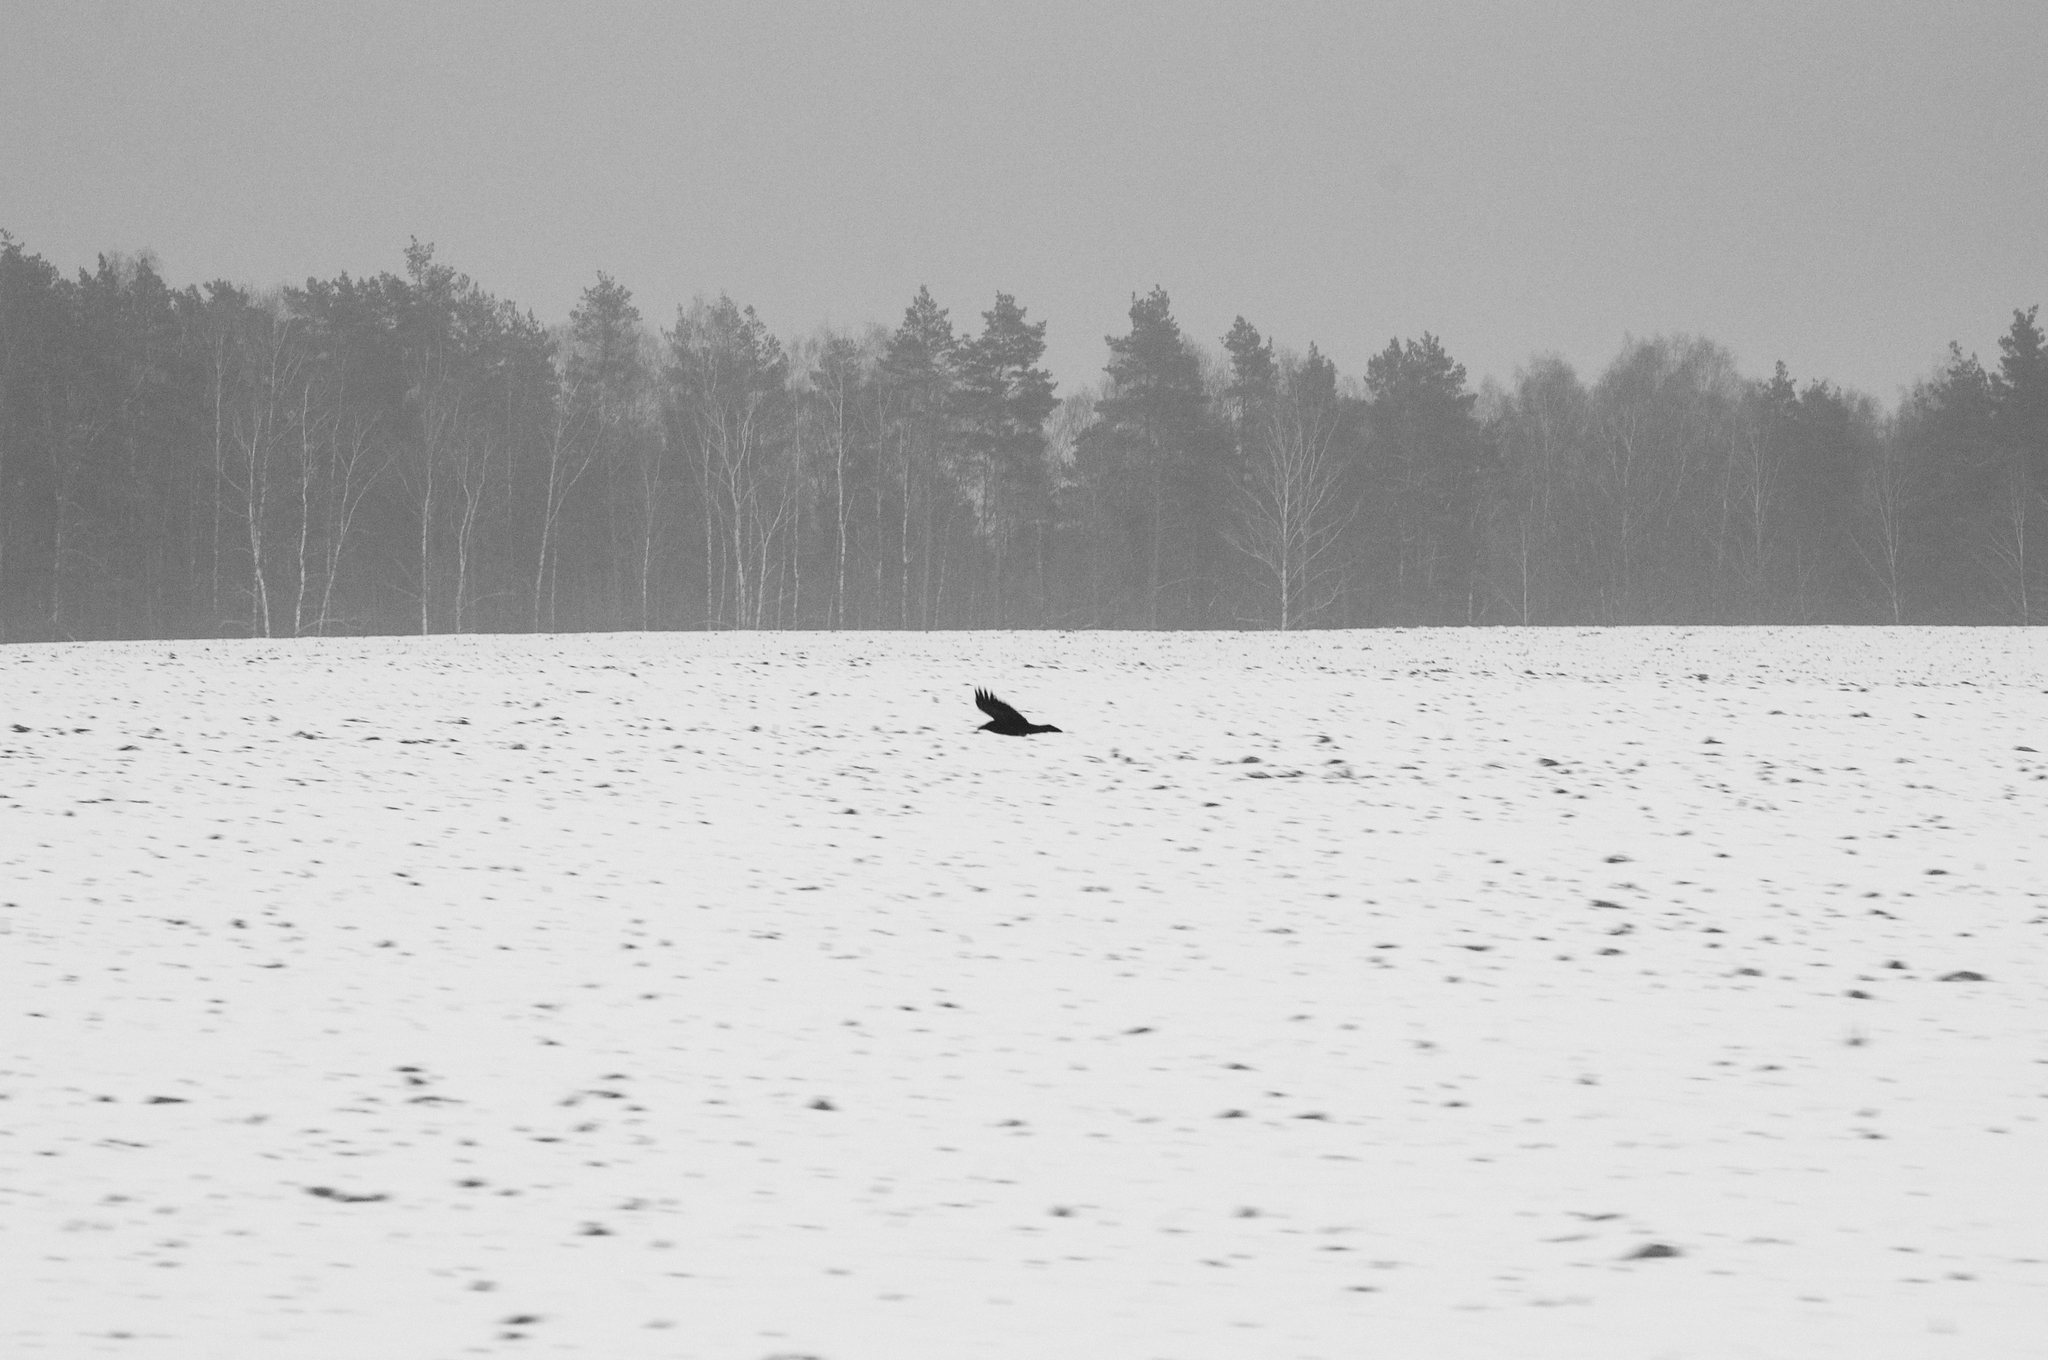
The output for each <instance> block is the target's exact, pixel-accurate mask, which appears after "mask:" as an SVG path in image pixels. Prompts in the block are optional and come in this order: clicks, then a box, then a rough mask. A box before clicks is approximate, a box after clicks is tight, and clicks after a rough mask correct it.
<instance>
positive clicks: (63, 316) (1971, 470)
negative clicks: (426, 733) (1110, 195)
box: [0, 236, 2048, 641]
mask: <svg viewBox="0 0 2048 1360" xmlns="http://www.w3.org/2000/svg"><path fill="white" fill-rule="evenodd" d="M943 301H944V303H945V304H946V305H944V306H942V305H941V300H935V299H934V298H933V297H932V296H931V295H930V293H929V292H927V291H925V290H923V289H920V290H919V291H918V292H917V294H916V295H915V297H913V298H911V299H909V300H908V305H907V307H906V309H905V310H904V312H903V314H902V316H901V318H900V319H899V320H898V321H896V322H895V324H894V325H893V326H892V325H871V326H868V327H866V328H861V329H852V330H833V329H820V330H817V331H815V332H812V333H810V334H806V335H801V336H797V337H793V338H787V339H778V337H777V336H776V335H775V334H774V332H773V330H772V329H771V327H770V325H769V323H768V321H767V320H766V319H764V318H762V317H759V316H757V315H756V314H755V311H754V309H753V308H752V307H751V306H747V305H745V303H744V300H743V299H740V300H735V299H732V298H729V297H726V296H724V295H720V296H718V297H716V298H700V299H699V300H698V301H697V302H695V303H694V304H692V305H691V306H688V307H686V308H682V309H680V310H679V311H678V313H677V314H676V315H675V316H674V317H673V318H649V317H643V316H642V314H641V312H640V311H639V309H638V308H637V307H636V306H635V304H634V300H633V297H632V294H631V293H630V291H629V290H628V288H627V287H626V286H624V284H623V283H621V282H620V281H617V280H614V279H612V278H610V277H608V276H606V275H604V274H599V275H598V277H597V280H596V281H595V282H594V283H592V284H591V285H590V286H589V287H587V288H586V289H585V290H584V292H583V294H582V297H581V300H580V302H579V303H578V304H577V306H576V307H575V309H574V310H573V312H572V314H571V315H570V317H569V318H568V319H567V321H566V322H564V323H562V324H559V325H549V324H545V323H544V322H543V321H541V320H539V319H537V318H536V317H535V316H534V315H533V314H532V313H531V312H529V311H526V310H523V309H521V308H520V307H519V306H518V305H517V304H516V303H515V302H514V301H512V300H509V299H504V298H500V297H497V296H495V295H493V294H492V293H491V292H490V291H488V289H487V288H486V287H485V286H484V284H482V283H480V282H478V281H474V280H472V279H471V278H469V277H468V276H466V275H465V274H463V273H461V272H459V271H458V269H457V268H455V267H454V266H452V265H451V264H450V263H447V262H444V261H442V260H441V259H439V258H437V256H436V254H435V251H434V248H433V247H432V246H431V245H426V244H421V243H419V242H417V241H415V242H414V244H413V245H412V246H411V247H410V248H409V249H407V250H406V251H405V252H404V261H403V267H402V270H401V271H400V272H396V273H392V272H386V273H382V274H379V275H377V276H376V277H373V278H351V277H350V276H348V275H346V274H343V275H341V276H339V277H336V278H333V279H328V280H321V279H309V280H307V281H306V283H305V284H304V285H302V286H296V287H286V288H281V289H277V290H273V291H268V292H262V293H253V292H250V291H247V290H245V289H243V288H238V287H236V286H233V285H230V284H228V283H225V282H214V283H210V284H207V285H205V286H204V287H196V286H183V287H174V286H173V285H172V284H170V283H169V282H167V281H166V280H164V279H162V278H161V277H159V275H158V273H157V272H156V270H155V268H154V265H153V262H152V261H151V260H150V258H149V257H148V256H147V255H144V256H142V257H104V256H103V257H102V258H101V259H100V261H99V264H98V267H97V269H95V270H92V271H83V270H82V271H80V272H79V274H78V276H77V277H76V278H75V279H67V278H64V277H63V276H62V275H61V274H60V272H59V271H58V270H57V269H56V268H55V267H53V266H52V265H51V264H49V263H48V262H46V261H45V260H44V259H42V258H41V257H40V256H38V255H36V254H34V253H32V252H31V250H30V249H29V247H28V246H27V244H25V243H23V242H20V241H17V240H15V239H14V238H13V237H11V236H9V237H6V238H5V242H4V249H0V486H4V487H5V492H6V495H5V502H4V505H0V639H4V640H7V641H25V640H52V639H80V638H118V637H210V636H244V635H256V636H266V637H288V636H303V635H315V634H333V633H406V632H418V633H436V632H465V631H467V632H475V631H522V630H598V629H696V628H721V629H725V628H893V629H902V628H911V629H926V628H1044V627H1051V628H1300V627H1327V626H1342V627H1361V626H1385V625H1440V624H1659V623H1688V624H1709V623H1758V624H1762V623H1886V624H1891V623H2033V622H2035V621H2036V620H2037V618H2038V617H2040V616H2041V615H2042V613H2043V612H2044V610H2048V578H2044V572H2043V565H2042V562H2041V560H2040V559H2041V558H2042V557H2043V556H2044V554H2048V500H2044V497H2048V352H2044V346H2043V336H2042V331H2041V328H2040V326H2039V324H2038V323H2037V320H2036V312H2035V310H2034V309H2033V308H2032V307H2029V308H2027V309H2026V310H2024V311H2015V312H2014V313H2013V315H2012V318H2011V323H2010V326H2009V328H2008V329H2007V330H2006V332H2005V333H2004V335H2003V336H2002V337H2001V338H2000V339H1999V341H1998V350H1997V353H1996V354H1995V355H1993V356H1991V357H1990V358H1988V359H1984V360H1980V359H1979V358H1978V357H1977V356H1976V355H1975V354H1973V353H1970V352H1967V351H1965V350H1963V349H1962V348H1960V347H1958V346H1953V345H1952V346H1951V348H1950V355H1949V359H1948V361H1947V363H1946V364H1945V365H1944V366H1943V367H1942V368H1941V369H1940V370H1939V371H1938V372H1935V373H1932V374H1930V375H1928V376H1927V377H1926V378H1925V379H1924V380H1922V381H1921V382H1919V383H1918V384H1917V385H1915V386H1914V387H1913V388H1912V389H1911V390H1910V391H1908V392H1906V393H1905V394H1903V396H1902V398H1901V400H1900V401H1899V402H1898V404H1897V406H1896V408H1895V409H1885V408H1883V407H1881V406H1880V405H1879V404H1878V403H1877V402H1876V401H1874V400H1873V399H1871V398H1870V397H1867V396H1864V395H1861V394H1858V393H1855V392H1852V391H1846V390H1843V389H1841V388H1839V387H1837V386H1835V385H1834V384H1832V383H1830V382H1829V381H1828V380H1827V377H1826V375H1824V374H1816V375H1808V374H1790V373H1788V372H1787V371H1786V370H1785V366H1784V365H1783V364H1779V365H1777V367H1776V370H1775V372H1773V373H1771V374H1769V375H1759V374H1753V373H1744V372H1743V371H1741V370H1739V369H1738V367H1737V363H1736V359H1735V357H1734V356H1733V355H1731V354H1730V353H1729V352H1728V351H1727V350H1725V349H1724V348H1722V347H1720V346H1718V345H1716V344H1715V343H1714V342H1713V341H1712V340H1711V339H1710V338H1706V337H1699V336H1686V335H1669V336H1653V337H1650V338H1629V339H1626V340H1624V341H1623V342H1622V343H1621V344H1620V345H1619V347H1618V352H1617V353H1616V354H1615V356H1614V358H1613V359H1612V360H1611V362H1609V363H1608V364H1607V365H1606V366H1605V367H1604V368H1603V369H1602V370H1601V371H1599V372H1597V373H1579V372H1575V371H1574V370H1573V368H1572V367H1571V366H1570V365H1568V364H1567V363H1565V362H1564V361H1563V360H1561V359H1557V358H1552V357H1542V356H1537V357H1533V358H1531V359H1530V360H1529V361H1528V362H1527V363H1526V364H1525V365H1524V366H1522V367H1521V368H1520V369H1518V371H1517V372H1516V373H1515V375H1514V378H1513V380H1512V382H1511V383H1509V384H1508V385H1506V386H1500V385H1497V384H1494V383H1490V382H1489V383H1487V384H1484V385H1482V386H1481V387H1480V388H1479V389H1478V390H1474V386H1473V384H1472V383H1471V382H1470V381H1469V379H1468V377H1467V374H1466V372H1465V369H1464V367H1463V366H1462V365H1461V364H1460V363H1459V362H1458V361H1457V358H1456V355H1455V352H1454V349H1455V345H1454V342H1452V341H1450V340H1446V339H1442V338H1439V337H1437V336H1434V335H1431V334H1429V333H1427V332H1424V333H1422V334H1420V335H1416V336H1410V337H1401V338H1397V339H1394V340H1392V341H1391V342H1390V343H1389V344H1388V345H1387V347H1386V348H1385V350H1384V351H1382V352H1381V353H1379V354H1378V355H1376V356H1375V357H1373V358H1372V359H1371V360H1370V361H1369V363H1368V364H1367V365H1366V368H1365V371H1364V372H1363V373H1340V372H1338V371H1337V369H1336V367H1335V366H1334V365H1333V364H1332V363H1331V362H1330V361H1329V360H1328V359H1326V358H1325V357H1324V356H1323V355H1322V354H1321V353H1320V352H1319V351H1318V349H1317V347H1316V345H1315V343H1314V337H1307V336H1304V337H1294V336H1281V337H1273V336H1268V335H1265V334H1262V333H1261V331H1260V330H1259V328H1258V326H1257V324H1256V322H1257V318H1256V317H1249V318H1248V317H1243V316H1240V317H1239V318H1238V319H1237V322H1236V324H1235V325H1234V326H1233V327H1232V328H1231V329H1230V331H1229V332H1228V334H1226V335H1223V336H1218V337H1207V336H1197V335H1191V334H1188V333H1186V332H1185V331H1184V330H1183V329H1182V328H1181V326H1180V325H1179V323H1178V322H1177V321H1176V320H1175V318H1174V314H1173V303H1172V299H1170V298H1169V297H1168V296H1167V294H1166V292H1165V291H1164V290H1161V289H1154V290H1152V291H1151V292H1149V293H1146V294H1142V295H1138V294H1134V295H1133V296H1132V299H1131V305H1130V312H1129V319H1130V325H1129V329H1128V331H1127V332H1125V333H1123V334H1118V335H1113V336H1109V337H1107V338H1106V339H1107V343H1106V346H1105V351H1104V359H1105V363H1104V367H1103V370H1102V374H1101V376H1100V378H1099V379H1098V380H1097V381H1095V382H1094V383H1091V384H1089V385H1086V386H1084V387H1081V388H1079V389H1078V390H1069V391H1065V392H1061V391H1058V390H1056V386H1055V384H1054V382H1053V380H1052V378H1051V376H1050V374H1049V373H1048V372H1047V371H1046V369H1045V368H1044V367H1043V366H1042V363H1041V361H1042V358H1043V355H1044V351H1045V331H1046V324H1047V323H1046V322H1045V321H1044V320H1036V319H1032V317H1031V313H1030V307H1029V299H1020V298H1016V297H1012V296H1010V295H1008V294H1004V293H1000V292H998V293H996V294H995V295H994V298H993V300H992V302H991V303H990V305H988V306H987V307H986V309H985V310H983V309H981V308H980V307H979V306H978V305H976V306H974V307H973V308H972V309H970V307H968V306H967V305H964V304H965V303H966V300H964V299H958V298H948V299H944V300H943ZM2016 301H2017V300H2016ZM977 312H978V315H974V314H972V313H977ZM1987 320H1989V319H1987ZM1297 345H1299V346H1301V347H1300V348H1298V349H1297V348H1294V346H1297Z"/></svg>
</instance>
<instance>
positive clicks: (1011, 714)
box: [974, 689, 1059, 737]
mask: <svg viewBox="0 0 2048 1360" xmlns="http://www.w3.org/2000/svg"><path fill="white" fill-rule="evenodd" d="M974 706H975V707H976V708H978V709H980V710H981V711H982V712H984V713H986V714H988V716H989V719H990V721H988V722H985V723H983V724H982V725H981V726H980V727H978V728H976V729H975V730H976V731H979V732H1000V733H1002V734H1003V735H1004V736H1006V737H1028V736H1030V735H1031V734H1032V733H1033V732H1057V731H1059V729H1058V728H1057V727H1054V726H1053V725H1052V724H1050V723H1035V722H1032V721H1030V720H1029V719H1028V718H1026V717H1025V716H1024V715H1023V714H1022V713H1019V712H1018V711H1017V710H1016V709H1014V708H1011V707H1010V706H1009V705H1008V704H1006V703H1004V702H1003V701H1002V700H1001V699H998V698H996V696H995V695H993V694H990V693H989V692H988V691H987V690H985V689H978V690H976V691H974Z"/></svg>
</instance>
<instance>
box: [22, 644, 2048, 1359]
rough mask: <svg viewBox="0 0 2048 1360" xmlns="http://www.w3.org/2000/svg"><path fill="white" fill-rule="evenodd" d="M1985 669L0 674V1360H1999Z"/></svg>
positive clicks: (1043, 657) (2039, 1247)
mask: <svg viewBox="0 0 2048 1360" xmlns="http://www.w3.org/2000/svg"><path fill="white" fill-rule="evenodd" d="M2041 636H2042V635H2041V634H2040V633H2038V632H2036V633H2031V634H2030V633H2022V632H2018V631H2002V630H1936V629H1927V630H1913V629H1906V630H1860V631H1849V630H1811V631H1801V632H1781V631H1771V630H1723V631H1706V630H1701V631H1676V630H1630V631H1623V632H1603V633H1595V632H1582V631H1568V630H1557V631H1519V630H1492V631H1456V632H1432V631H1412V632H1391V633H1342V634H1308V635H1294V636H1289V637H1284V638H1283V637H1278V636H1275V635H1271V634H1256V635H1235V634H1232V635H1194V634H1179V635H1133V634H965V635H961V634H952V635H853V636H846V635H841V636H826V635H818V634H757V635H721V636H706V635H697V634H681V635H659V636H641V635H604V636H585V637H540V638H531V637H462V638H433V639H429V640H420V639H409V640H407V639H375V640H328V641H317V642H291V643H264V642H254V643H249V642H233V643H223V642H213V643H194V642H176V643H136V644H94V645H76V646H28V647H14V648H9V649H5V650H0V899H4V901H5V903H6V905H5V907H4V908H0V1015H4V1022H0V1352H4V1353H6V1354H8V1355H23V1356H59V1357H70V1356H92V1355H117V1356H132V1357H150V1358H152V1360H153V1358H154V1357H213V1356H221V1357H236V1358H239V1357H250V1358H251V1360H301V1358H302V1357H319V1358H321V1360H326V1358H328V1357H332V1358H333V1360H371V1358H373V1357H374V1358H377V1360H386V1358H390V1357H404V1358H408V1360H409V1358H411V1357H421V1358H423V1360H424V1358H426V1357H453V1356H469V1355H492V1356H509V1355H522V1354H534V1355H576V1356H590V1357H601V1358H602V1360H620V1358H622V1357H640V1356H648V1357H656V1356H678V1357H682V1356H688V1357H697V1356H701V1357H735V1358H737V1360H763V1358H764V1357H769V1356H816V1357H821V1358H822V1360H927V1358H928V1360H970V1358H975V1360H978V1358H979V1357H1004V1358H1008V1357H1016V1360H1093V1358H1094V1357H1102V1358H1103V1360H1155V1358H1156V1360H1167V1358H1169V1357H1170V1358H1172V1360H1242V1358H1246V1357H1252V1358H1256V1360H1264V1358H1265V1357H1332V1358H1335V1357H1368V1356H1372V1357H1377V1356H1386V1357H1397V1358H1405V1357H1465V1356H1471V1357H1488V1358H1489V1360H1495V1358H1498V1357H1509V1358H1513V1357H1572V1360H1587V1358H1589V1357H1606V1356H1615V1357H1621V1356H1629V1357H1653V1356H1687V1357H1715V1358H1717V1360H1718V1358H1720V1357H1736V1356H1784V1357H1808V1356H1834V1355H1842V1356H1856V1357H1859V1358H1861V1360H1868V1358H1870V1357H1886V1356H1919V1355H1939V1356H1955V1357H1959V1358H1962V1357H1968V1358H1969V1360H1983V1358H1984V1357H1998V1356H2019V1355H2036V1356H2038V1355H2041V1354H2043V1353H2044V1349H2048V1339H2044V1338H2048V1138H2044V1136H2043V1135H2044V1122H2043V1117H2044V1116H2048V948H2044V942H2048V782H2044V781H2048V754H2037V753H2036V751H2039V752H2044V753H2048V697H2044V689H2048V645H2044V644H2043V642H2042V641H2041ZM977 684H985V685H988V686H990V687H991V688H993V689H994V690H996V692H997V693H999V694H1001V695H1002V696H1003V697H1004V698H1006V699H1009V700H1011V701H1012V702H1014V703H1015V704H1017V705H1018V706H1019V707H1020V708H1022V709H1023V710H1024V711H1025V712H1026V713H1027V714H1029V715H1030V716H1031V717H1032V718H1033V719H1035V720H1038V721H1042V722H1052V723H1056V724H1058V725H1059V726H1061V727H1062V728H1064V729H1065V731H1064V733H1062V734H1059V735H1048V736H1041V737H1033V738H1029V739H1024V740H1018V739H1013V738H1003V737H996V736H993V735H989V734H982V733H977V732H976V731H975V730H974V729H975V727H976V726H977V725H978V724H979V723H980V722H981V721H982V716H981V715H980V714H979V713H977V712H976V711H975V709H974V707H973V704H972V702H971V694H972V691H973V688H974V686H975V685H977ZM2029 747H2032V748H2036V750H2028V749H2026V748H2029ZM1967 974H1977V975H1980V977H1978V978H1971V977H1968V976H1966V975H1967ZM1651 1248H1658V1249H1660V1250H1655V1251H1652V1252H1651V1253H1650V1254H1644V1253H1645V1252H1646V1250H1648V1249H1651ZM1661 1249H1669V1251H1668V1252H1667V1251H1665V1250H1661ZM1669 1253H1675V1254H1669Z"/></svg>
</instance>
